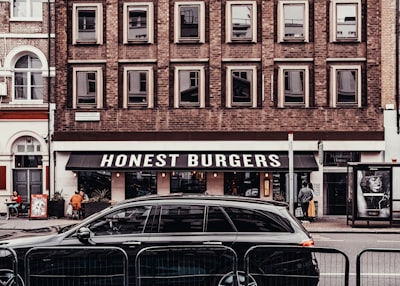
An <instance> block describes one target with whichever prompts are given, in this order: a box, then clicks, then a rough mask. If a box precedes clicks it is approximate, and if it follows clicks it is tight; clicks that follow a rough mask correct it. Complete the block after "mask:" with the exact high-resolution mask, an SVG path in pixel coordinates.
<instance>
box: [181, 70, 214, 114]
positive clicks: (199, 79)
mask: <svg viewBox="0 0 400 286" xmlns="http://www.w3.org/2000/svg"><path fill="white" fill-rule="evenodd" d="M204 73H205V72H204V67H203V66H197V67H196V66H190V67H176V68H175V96H174V107H176V108H178V107H182V106H189V107H205V105H206V103H205V74H204Z"/></svg>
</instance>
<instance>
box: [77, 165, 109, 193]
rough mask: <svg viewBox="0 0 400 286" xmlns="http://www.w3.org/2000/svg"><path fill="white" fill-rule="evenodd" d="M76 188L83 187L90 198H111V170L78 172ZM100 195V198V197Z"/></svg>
mask: <svg viewBox="0 0 400 286" xmlns="http://www.w3.org/2000/svg"><path fill="white" fill-rule="evenodd" d="M77 175H78V189H79V190H80V189H83V190H84V191H85V193H86V194H87V195H88V196H89V199H90V198H98V199H99V200H100V199H108V200H111V172H107V171H87V172H83V171H80V172H78V174H77ZM100 196H101V198H100Z"/></svg>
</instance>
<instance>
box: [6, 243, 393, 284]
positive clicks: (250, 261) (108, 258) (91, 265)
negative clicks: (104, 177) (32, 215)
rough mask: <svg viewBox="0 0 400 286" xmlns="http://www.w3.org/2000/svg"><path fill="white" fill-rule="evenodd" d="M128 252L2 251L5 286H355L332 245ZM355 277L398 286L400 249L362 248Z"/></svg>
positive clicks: (156, 248)
mask: <svg viewBox="0 0 400 286" xmlns="http://www.w3.org/2000/svg"><path fill="white" fill-rule="evenodd" d="M126 251H128V249H127V250H124V249H122V248H119V247H97V246H96V247H95V246H87V247H43V248H42V247H36V248H32V249H30V250H28V251H27V252H26V253H23V252H19V251H18V252H15V251H14V250H12V249H9V248H0V285H3V286H14V285H16V286H19V285H26V286H31V285H32V286H47V285H49V286H50V285H51V286H53V285H57V286H80V285H85V286H106V285H107V286H127V285H130V286H133V285H135V286H147V285H151V286H157V285H162V286H170V285H171V286H172V285H174V286H177V285H179V286H228V285H229V286H266V285H268V286H278V285H279V286H282V285H285V286H341V285H344V286H349V259H348V257H347V256H346V255H345V254H344V253H343V252H341V251H339V250H336V249H332V248H317V247H300V246H277V245H259V246H254V247H251V248H250V249H249V250H248V251H247V252H246V253H236V252H235V251H234V250H233V249H232V248H230V247H226V246H223V245H170V246H152V247H146V248H143V249H141V250H140V251H139V252H138V253H136V252H135V253H136V255H134V256H129V258H128V254H127V252H126ZM18 255H20V256H18ZM21 255H23V257H22V256H21ZM356 272H357V273H356V286H377V285H379V286H398V285H400V249H366V250H363V251H362V252H361V253H360V254H358V256H357V260H356ZM15 277H18V279H15ZM128 283H129V284H128ZM350 286H354V285H350Z"/></svg>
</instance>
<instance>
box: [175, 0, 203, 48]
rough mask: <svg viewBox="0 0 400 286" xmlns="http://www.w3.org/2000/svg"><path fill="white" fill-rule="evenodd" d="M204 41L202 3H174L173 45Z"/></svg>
mask: <svg viewBox="0 0 400 286" xmlns="http://www.w3.org/2000/svg"><path fill="white" fill-rule="evenodd" d="M204 41H205V8H204V2H176V3H175V43H184V42H197V43H204Z"/></svg>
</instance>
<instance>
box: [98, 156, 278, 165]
mask: <svg viewBox="0 0 400 286" xmlns="http://www.w3.org/2000/svg"><path fill="white" fill-rule="evenodd" d="M280 165H281V163H280V161H279V156H278V155H276V154H269V155H267V154H218V153H215V154H207V153H206V154H190V153H188V154H177V153H159V154H150V153H145V154H103V156H102V159H101V162H100V167H101V168H174V169H175V168H184V169H187V168H190V169H192V168H194V169H197V168H254V167H255V168H268V167H279V166H280Z"/></svg>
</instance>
